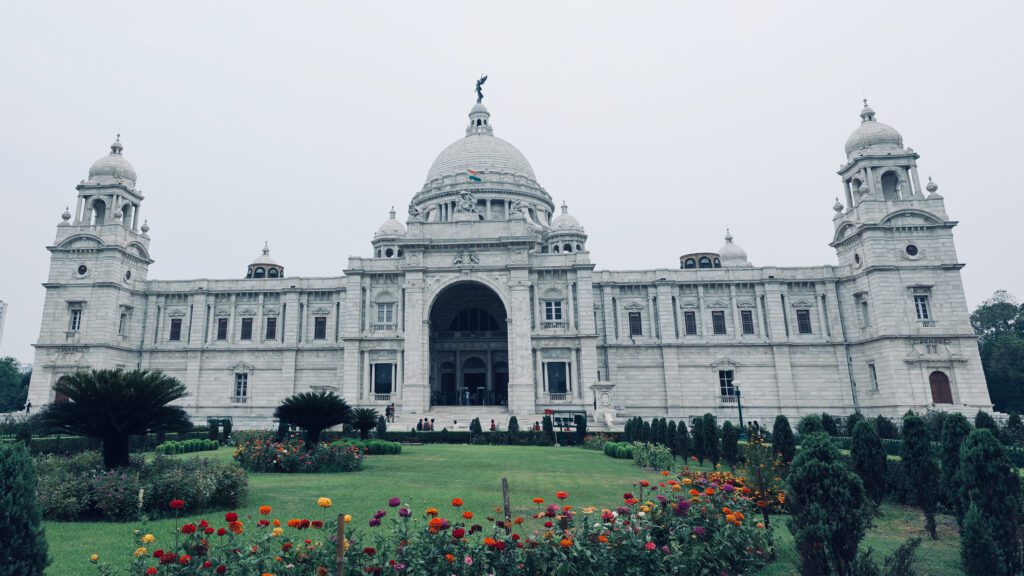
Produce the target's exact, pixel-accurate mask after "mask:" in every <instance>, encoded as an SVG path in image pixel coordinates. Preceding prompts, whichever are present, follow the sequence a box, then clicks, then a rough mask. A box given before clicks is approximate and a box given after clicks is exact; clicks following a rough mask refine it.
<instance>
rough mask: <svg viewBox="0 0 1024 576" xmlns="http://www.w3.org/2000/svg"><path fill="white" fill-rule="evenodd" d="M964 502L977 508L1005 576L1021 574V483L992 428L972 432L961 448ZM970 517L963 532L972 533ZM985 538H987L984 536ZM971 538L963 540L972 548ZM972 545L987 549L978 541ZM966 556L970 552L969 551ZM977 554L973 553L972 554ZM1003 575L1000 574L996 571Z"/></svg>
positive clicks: (962, 541)
mask: <svg viewBox="0 0 1024 576" xmlns="http://www.w3.org/2000/svg"><path fill="white" fill-rule="evenodd" d="M959 478H960V500H961V504H962V505H963V506H964V507H965V508H967V509H968V514H969V511H970V508H972V507H974V508H977V510H978V512H979V513H980V519H979V523H981V524H984V525H985V526H986V528H985V530H987V531H988V532H989V535H990V537H991V538H992V540H993V542H994V545H995V548H996V550H997V551H998V558H999V559H1000V564H1001V566H1002V570H1003V572H1001V573H1004V574H1008V575H1009V574H1020V573H1021V570H1022V567H1024V561H1022V558H1021V528H1020V518H1021V515H1022V511H1024V510H1022V503H1021V480H1020V477H1019V476H1018V475H1017V474H1016V472H1015V471H1014V470H1013V468H1012V467H1011V466H1010V461H1009V459H1008V458H1007V457H1006V452H1005V450H1004V449H1003V446H1002V444H1000V443H999V440H997V439H996V437H995V436H994V435H993V434H992V432H991V431H990V430H988V429H985V428H981V429H976V430H974V431H973V432H971V433H970V435H969V436H968V437H967V440H966V441H965V442H964V444H963V446H962V447H961V448H960V471H959ZM967 520H968V518H967V516H964V522H963V526H964V529H963V533H964V534H966V533H967V531H968V521H967ZM982 538H983V537H982ZM967 540H968V538H964V539H963V540H961V544H962V545H963V546H965V547H966V546H968V543H967ZM970 546H972V547H975V546H978V547H986V546H987V544H985V543H982V542H978V543H971V544H970ZM964 554H965V555H966V554H967V552H966V551H965V552H964ZM972 554H973V553H972ZM995 573H1000V572H995Z"/></svg>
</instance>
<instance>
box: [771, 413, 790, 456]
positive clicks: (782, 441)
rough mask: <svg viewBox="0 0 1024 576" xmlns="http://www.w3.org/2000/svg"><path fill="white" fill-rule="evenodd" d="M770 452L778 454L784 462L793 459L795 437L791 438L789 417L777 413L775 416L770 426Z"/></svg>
mask: <svg viewBox="0 0 1024 576" xmlns="http://www.w3.org/2000/svg"><path fill="white" fill-rule="evenodd" d="M772 453H774V454H778V455H779V458H781V459H782V461H783V462H785V463H787V464H788V463H790V462H792V461H793V457H794V456H796V439H795V438H793V429H792V428H790V426H789V418H786V417H785V416H784V415H782V414H779V415H778V416H776V417H775V425H774V426H772Z"/></svg>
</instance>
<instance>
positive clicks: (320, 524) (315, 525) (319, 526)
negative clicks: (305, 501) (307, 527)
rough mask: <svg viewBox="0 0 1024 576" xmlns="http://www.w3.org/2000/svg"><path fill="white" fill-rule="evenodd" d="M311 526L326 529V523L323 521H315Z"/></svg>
mask: <svg viewBox="0 0 1024 576" xmlns="http://www.w3.org/2000/svg"><path fill="white" fill-rule="evenodd" d="M310 524H312V526H313V528H323V527H324V521H323V520H313V521H312V522H311V523H310Z"/></svg>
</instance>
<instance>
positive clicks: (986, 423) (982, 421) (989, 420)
mask: <svg viewBox="0 0 1024 576" xmlns="http://www.w3.org/2000/svg"><path fill="white" fill-rule="evenodd" d="M974 427H975V428H984V429H986V430H991V431H992V435H993V436H995V437H996V439H997V440H998V439H999V438H1000V434H999V424H997V423H996V419H995V418H993V417H992V415H991V414H989V413H988V412H985V411H982V410H978V413H977V414H976V415H975V416H974Z"/></svg>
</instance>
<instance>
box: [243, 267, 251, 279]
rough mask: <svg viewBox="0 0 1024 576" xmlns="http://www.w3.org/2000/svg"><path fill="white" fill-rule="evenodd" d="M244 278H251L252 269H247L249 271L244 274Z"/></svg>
mask: <svg viewBox="0 0 1024 576" xmlns="http://www.w3.org/2000/svg"><path fill="white" fill-rule="evenodd" d="M245 277H246V278H252V268H249V271H248V272H246V273H245Z"/></svg>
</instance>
